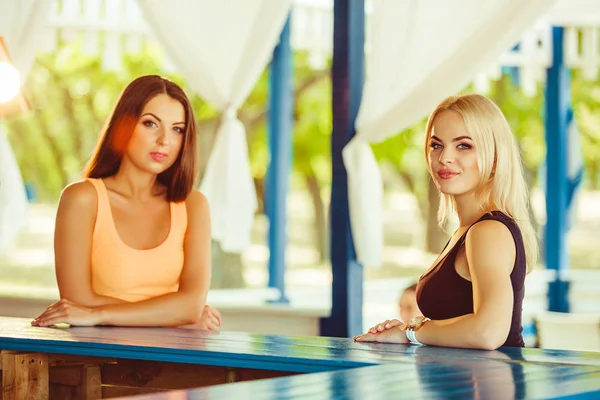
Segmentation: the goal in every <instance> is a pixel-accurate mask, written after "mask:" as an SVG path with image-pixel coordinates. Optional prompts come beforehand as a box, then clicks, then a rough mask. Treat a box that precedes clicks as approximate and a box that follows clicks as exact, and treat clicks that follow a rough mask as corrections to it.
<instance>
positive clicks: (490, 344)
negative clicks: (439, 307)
mask: <svg viewBox="0 0 600 400" xmlns="http://www.w3.org/2000/svg"><path fill="white" fill-rule="evenodd" d="M509 328H510V327H509V326H507V327H506V328H503V327H502V326H498V323H497V322H496V323H490V321H485V320H484V319H483V318H481V317H480V316H477V315H475V314H467V315H462V316H460V317H456V318H451V319H445V320H437V321H428V322H427V323H425V324H424V325H423V326H422V327H421V329H419V330H418V331H417V332H416V333H415V337H416V339H417V340H418V341H419V342H421V343H423V344H428V345H433V346H443V347H461V348H469V349H482V350H495V349H497V348H498V347H500V346H502V344H503V343H504V342H505V341H506V337H507V336H508V329H509Z"/></svg>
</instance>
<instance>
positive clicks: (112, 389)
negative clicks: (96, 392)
mask: <svg viewBox="0 0 600 400" xmlns="http://www.w3.org/2000/svg"><path fill="white" fill-rule="evenodd" d="M151 393H167V390H166V389H163V390H160V389H148V388H140V387H128V386H112V385H103V386H102V398H103V399H111V398H116V397H129V396H137V395H141V394H151ZM170 398H172V397H170Z"/></svg>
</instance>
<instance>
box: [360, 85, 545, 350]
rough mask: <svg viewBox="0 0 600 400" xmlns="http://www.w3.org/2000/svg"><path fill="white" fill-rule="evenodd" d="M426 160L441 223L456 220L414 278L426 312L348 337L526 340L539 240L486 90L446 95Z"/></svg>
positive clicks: (510, 139)
mask: <svg viewBox="0 0 600 400" xmlns="http://www.w3.org/2000/svg"><path fill="white" fill-rule="evenodd" d="M425 157H426V159H427V165H428V169H429V172H430V174H431V177H432V178H433V180H434V182H435V184H436V186H437V187H438V189H439V190H440V195H441V204H440V209H439V212H438V219H439V222H440V225H443V224H444V222H445V221H446V218H447V217H448V214H449V213H450V212H452V211H454V212H455V213H456V214H457V216H458V220H459V222H460V227H459V228H458V230H457V231H456V232H455V233H454V234H453V235H452V238H451V239H450V241H449V242H448V244H447V245H446V247H445V248H444V250H443V251H442V253H441V254H440V256H439V257H438V259H437V260H436V261H435V262H434V264H433V265H432V266H431V267H430V268H429V270H428V271H427V272H426V273H425V274H424V275H422V276H421V278H420V279H419V283H418V285H417V303H418V305H419V309H420V310H421V312H422V313H423V316H420V317H417V318H415V319H413V320H412V321H410V322H409V321H404V322H402V321H398V320H388V321H384V322H382V323H381V324H378V325H376V326H374V327H373V328H371V329H370V330H369V331H368V332H367V333H365V334H362V335H360V336H357V337H355V338H354V339H355V340H356V341H359V342H386V343H413V344H426V345H435V346H445V347H462V348H474V349H486V350H492V349H496V348H498V347H500V346H513V347H523V345H524V344H523V338H522V335H521V331H522V327H521V312H522V303H523V296H524V291H525V288H524V281H525V275H526V274H527V272H528V271H529V270H530V269H531V267H532V266H533V265H534V264H535V263H536V258H537V253H538V246H537V239H536V235H535V231H534V228H533V226H532V224H531V221H530V219H529V213H528V209H527V207H528V194H527V185H526V183H525V179H524V176H523V168H522V165H521V158H520V155H519V149H518V147H517V143H516V141H515V138H514V136H513V134H512V132H511V130H510V127H509V126H508V123H507V121H506V118H505V117H504V115H503V114H502V112H501V111H500V109H499V108H498V107H497V106H496V105H495V104H494V103H493V102H492V101H490V100H489V99H487V98H485V97H483V96H480V95H476V94H468V95H463V96H453V97H449V98H447V99H445V100H444V101H442V102H441V103H440V104H439V105H438V106H437V107H436V108H435V110H433V112H432V113H431V115H430V117H429V120H428V122H427V128H426V139H425Z"/></svg>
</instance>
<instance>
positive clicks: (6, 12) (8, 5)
mask: <svg viewBox="0 0 600 400" xmlns="http://www.w3.org/2000/svg"><path fill="white" fill-rule="evenodd" d="M49 5H50V0H2V1H0V36H2V37H3V39H4V41H5V43H6V45H7V47H8V52H9V54H10V57H11V60H12V62H13V63H14V65H15V67H16V68H17V70H18V71H19V74H20V76H21V83H23V82H24V81H25V79H26V77H27V74H28V72H29V69H30V68H31V65H32V64H33V61H34V59H35V55H36V53H37V51H38V50H39V49H40V48H41V47H42V46H44V44H46V43H47V40H48V35H47V34H46V33H47V31H46V29H47V26H46V19H47V17H48V10H49ZM16 134H23V135H26V134H27V132H17V133H16ZM26 226H27V196H26V194H25V187H24V185H23V180H22V178H21V172H20V170H19V166H18V165H17V161H16V159H15V157H14V154H13V152H12V149H11V147H10V143H9V142H8V139H7V138H6V136H5V134H4V132H3V131H2V126H1V121H0V252H3V251H5V250H6V249H7V248H9V245H10V244H11V243H12V241H13V240H14V238H15V237H16V235H17V234H19V233H20V232H21V231H22V230H23V229H24V228H25V227H26Z"/></svg>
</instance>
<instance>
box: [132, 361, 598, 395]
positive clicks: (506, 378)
mask: <svg viewBox="0 0 600 400" xmlns="http://www.w3.org/2000/svg"><path fill="white" fill-rule="evenodd" d="M446 368H452V366H447V367H446ZM540 368H543V369H544V370H546V371H548V370H550V369H551V367H549V366H540ZM570 368H571V371H570V372H566V371H565V373H564V374H563V376H562V378H561V379H560V381H558V382H552V381H550V380H549V379H544V377H543V376H539V375H537V376H532V378H531V379H528V378H527V377H526V376H527V375H526V373H525V372H523V373H520V372H519V371H515V370H514V368H512V367H511V365H510V364H508V363H504V364H503V365H494V366H489V367H487V366H482V365H478V366H477V367H476V368H463V369H461V370H460V371H454V372H451V371H450V370H448V369H444V366H442V367H440V366H436V365H429V366H422V367H419V368H417V369H415V368H413V367H412V366H409V365H401V364H394V365H385V366H377V367H367V368H360V369H353V370H346V371H336V372H326V373H318V374H307V375H299V376H294V377H285V378H279V379H269V380H263V381H254V382H244V383H237V384H235V385H220V386H213V387H209V388H203V389H196V390H189V391H181V392H179V393H181V395H182V396H181V397H182V398H188V399H205V398H206V399H209V398H210V399H214V398H240V397H242V398H245V397H243V396H248V394H249V393H251V398H253V399H280V398H289V399H328V400H329V399H361V400H362V399H382V398H403V399H404V398H407V399H422V398H444V399H465V398H498V397H500V398H569V396H573V395H581V396H588V397H587V398H593V397H592V396H598V394H599V393H600V379H598V378H599V377H600V373H599V372H597V371H593V370H591V369H590V368H589V367H588V368H577V367H570ZM428 372H431V373H430V374H429V375H427V373H428ZM184 394H185V396H186V397H184V396H183V395H184ZM176 396H177V395H176V394H174V393H161V394H155V395H149V396H141V397H136V399H140V400H167V399H172V398H173V397H176ZM284 396H285V397H284ZM582 398H586V397H582Z"/></svg>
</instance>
